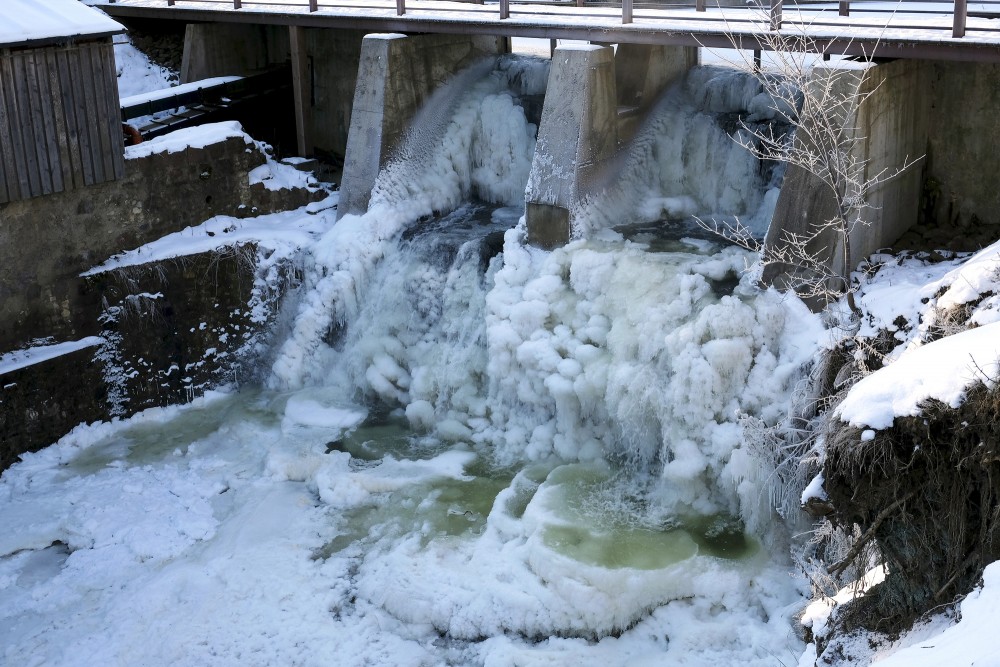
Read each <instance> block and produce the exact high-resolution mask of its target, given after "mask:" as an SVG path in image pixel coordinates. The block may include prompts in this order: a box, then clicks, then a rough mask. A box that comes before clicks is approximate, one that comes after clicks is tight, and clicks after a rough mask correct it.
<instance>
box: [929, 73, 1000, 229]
mask: <svg viewBox="0 0 1000 667" xmlns="http://www.w3.org/2000/svg"><path fill="white" fill-rule="evenodd" d="M927 78H928V80H929V86H928V87H929V90H930V93H931V94H930V99H929V106H930V108H929V115H930V117H931V119H932V122H930V123H929V127H928V134H929V148H928V151H927V161H926V164H925V166H924V170H925V173H926V175H927V177H928V181H927V182H926V184H925V202H924V203H925V205H926V206H925V210H924V213H925V216H926V218H927V219H928V220H929V221H934V222H935V223H937V224H938V225H941V226H947V227H949V228H954V230H955V233H956V234H964V233H966V230H968V228H970V227H977V226H981V225H989V226H994V225H1000V187H998V186H997V174H1000V122H998V121H997V114H998V113H1000V65H997V64H992V63H953V62H935V63H933V64H932V65H930V66H929V68H928V72H927ZM997 236H998V237H1000V228H998V229H997Z"/></svg>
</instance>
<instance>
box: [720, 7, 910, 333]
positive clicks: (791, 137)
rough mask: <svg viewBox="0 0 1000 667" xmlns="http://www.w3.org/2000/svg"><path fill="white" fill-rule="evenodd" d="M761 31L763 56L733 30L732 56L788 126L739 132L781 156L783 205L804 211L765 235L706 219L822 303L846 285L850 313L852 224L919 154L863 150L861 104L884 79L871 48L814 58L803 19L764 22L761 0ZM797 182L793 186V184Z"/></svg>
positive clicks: (767, 156) (773, 277) (773, 278)
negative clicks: (839, 57) (873, 160)
mask: <svg viewBox="0 0 1000 667" xmlns="http://www.w3.org/2000/svg"><path fill="white" fill-rule="evenodd" d="M762 16H763V18H762V20H761V23H762V25H761V26H760V30H759V31H758V34H759V35H760V37H759V38H760V40H761V41H762V46H763V47H764V48H765V50H767V51H768V65H767V67H762V66H761V64H760V60H759V52H757V56H756V57H754V56H750V55H749V54H748V52H747V51H743V50H740V46H741V44H740V40H739V38H738V37H737V36H735V35H733V36H732V43H733V47H734V49H736V53H738V54H740V57H739V58H738V61H737V62H736V63H735V64H736V65H737V66H739V67H741V68H744V69H746V70H748V71H752V72H753V73H754V74H755V75H756V77H757V79H758V80H759V81H760V83H761V85H762V87H763V91H764V93H765V94H766V95H767V96H768V97H769V98H770V99H771V107H772V109H771V112H772V114H773V116H774V118H775V119H776V120H779V121H783V124H784V125H786V126H788V127H791V128H792V132H791V133H788V132H776V131H775V130H774V125H771V124H759V123H747V122H744V123H743V127H742V131H741V132H739V133H737V134H736V140H737V141H738V142H739V143H740V144H742V145H743V146H744V147H745V148H746V149H747V150H748V151H750V152H751V153H753V154H754V155H756V156H757V157H758V158H759V159H761V160H769V161H776V162H780V163H784V164H786V165H787V171H786V174H785V181H784V186H783V187H784V188H791V189H792V193H791V194H790V195H788V196H786V195H785V194H784V193H783V197H782V200H781V201H779V207H780V206H782V205H784V206H788V207H793V208H797V209H799V210H797V211H795V212H796V213H799V214H801V215H808V217H809V218H810V219H809V220H807V221H806V222H805V224H803V225H801V226H800V227H798V228H797V229H788V228H783V229H777V228H774V226H773V225H772V229H770V230H769V231H768V234H767V236H766V238H765V239H763V240H761V239H757V238H755V237H754V236H753V235H752V234H751V233H750V230H749V229H748V228H747V227H746V226H745V225H743V224H741V223H740V222H739V221H737V222H735V223H717V222H714V221H711V222H708V223H707V225H706V226H708V227H709V228H710V229H712V230H713V231H716V232H717V233H720V234H722V235H723V236H725V237H726V238H728V239H730V240H732V241H734V242H736V243H737V244H739V245H741V246H743V247H745V248H748V249H750V250H753V251H756V252H759V253H760V256H761V263H762V275H761V279H762V280H763V281H764V282H765V283H769V284H770V283H775V284H778V285H779V286H783V287H788V288H793V289H795V291H796V292H797V293H798V294H799V295H800V296H801V297H803V298H804V299H805V300H806V301H807V302H809V303H811V304H814V305H816V306H823V305H825V304H827V303H829V302H831V301H834V300H836V299H837V298H839V296H840V295H841V294H845V293H846V295H847V302H848V305H849V307H850V309H851V311H852V313H853V314H854V315H858V314H859V313H860V311H859V309H858V307H857V304H856V303H855V302H854V298H853V292H854V288H853V286H852V284H851V281H850V274H851V271H852V270H853V268H854V267H855V266H856V265H857V263H858V262H859V260H860V259H861V258H859V257H856V256H855V253H854V251H853V249H852V239H853V237H854V232H855V229H856V228H857V227H858V226H861V225H867V224H869V223H870V221H871V218H870V217H869V215H868V213H869V210H870V209H872V205H871V203H870V195H871V193H872V192H873V191H875V190H876V189H878V188H879V187H880V186H882V185H883V184H885V183H886V182H887V181H889V180H891V179H893V178H896V177H897V176H899V175H900V174H901V173H902V172H903V171H905V170H906V169H908V168H909V167H910V166H912V165H913V164H914V163H915V162H916V160H911V159H909V157H907V158H906V159H904V160H903V163H902V164H901V165H898V166H894V167H886V168H882V169H879V170H877V171H875V172H874V173H872V165H871V164H870V163H869V159H868V157H867V156H866V152H865V143H866V141H867V137H866V136H865V135H864V133H863V131H862V129H861V127H860V126H859V123H858V116H859V114H858V112H859V109H861V108H862V107H863V106H864V105H865V103H866V102H868V100H869V99H870V98H871V97H872V95H874V94H875V93H876V92H877V90H878V89H879V86H880V85H881V84H880V82H878V81H877V80H876V79H877V77H872V76H871V71H872V68H871V64H872V56H871V54H867V55H863V56H861V57H860V58H858V59H856V60H854V61H852V62H846V61H845V62H842V63H838V64H837V65H836V66H827V65H825V64H823V63H819V62H818V61H819V59H820V57H821V54H822V49H821V48H819V45H818V44H817V43H816V42H815V40H814V39H812V38H811V37H810V36H809V35H808V34H807V29H806V28H807V26H806V27H802V24H799V26H800V27H799V28H792V29H791V30H790V31H789V30H785V31H783V30H772V29H768V25H767V15H766V14H764V13H763V10H762ZM795 190H798V192H796V191H795Z"/></svg>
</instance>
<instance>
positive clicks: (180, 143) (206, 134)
mask: <svg viewBox="0 0 1000 667" xmlns="http://www.w3.org/2000/svg"><path fill="white" fill-rule="evenodd" d="M233 137H235V138H240V139H243V140H244V141H245V142H246V144H247V145H248V146H249V145H253V144H254V140H253V139H251V138H250V136H249V135H248V134H247V133H246V132H244V131H243V126H242V125H240V123H239V121H235V120H228V121H222V122H219V123H205V124H204V125H196V126H194V127H188V128H184V129H182V130H175V131H173V132H170V133H168V134H164V135H161V136H159V137H155V138H153V139H150V140H149V141H144V142H142V143H141V144H136V145H135V146H126V147H125V157H126V159H135V158H141V157H148V156H150V155H153V154H156V153H178V152H180V151H183V150H186V149H188V148H204V147H205V146H208V145H209V144H214V143H218V142H220V141H225V140H226V139H229V138H233Z"/></svg>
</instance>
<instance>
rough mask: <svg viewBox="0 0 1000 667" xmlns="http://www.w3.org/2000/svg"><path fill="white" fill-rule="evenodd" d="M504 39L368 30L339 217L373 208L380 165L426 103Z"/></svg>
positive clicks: (352, 118) (355, 93)
mask: <svg viewBox="0 0 1000 667" xmlns="http://www.w3.org/2000/svg"><path fill="white" fill-rule="evenodd" d="M503 43H504V40H502V39H500V38H495V37H481V36H474V37H470V36H462V35H415V36H412V37H407V36H405V35H398V34H381V35H380V34H373V35H366V36H365V38H364V40H363V41H362V44H361V62H360V64H359V66H358V78H357V85H356V87H355V89H354V106H353V108H352V111H351V129H350V132H349V133H348V137H347V151H346V156H345V158H344V176H343V179H342V185H341V188H340V204H339V205H338V207H337V215H338V217H343V216H344V215H345V214H348V213H364V212H365V211H367V210H368V202H369V200H370V198H371V191H372V188H373V187H374V185H375V178H376V177H377V176H378V172H379V170H380V169H381V168H382V166H384V165H385V162H386V160H387V159H388V158H389V156H390V155H391V153H392V151H393V149H394V148H395V147H396V146H397V144H398V143H399V141H400V140H401V139H402V137H403V134H404V132H405V131H406V129H407V127H408V126H409V124H410V121H411V120H412V119H413V117H414V115H415V114H416V112H417V110H418V109H419V108H420V106H421V104H423V102H424V101H425V100H426V99H427V98H428V97H430V95H431V93H433V92H434V90H435V89H436V88H437V87H438V86H439V85H441V84H442V83H444V82H445V81H447V80H448V79H449V78H451V77H452V76H453V75H454V74H455V73H457V72H458V71H459V70H461V69H463V68H464V67H466V66H468V65H471V64H472V63H473V62H475V61H476V60H479V59H480V58H482V57H485V56H490V55H496V54H497V53H499V52H500V49H501V48H502V46H503Z"/></svg>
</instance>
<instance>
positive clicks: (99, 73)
mask: <svg viewBox="0 0 1000 667" xmlns="http://www.w3.org/2000/svg"><path fill="white" fill-rule="evenodd" d="M124 153H125V146H124V142H123V139H122V131H121V113H120V107H119V101H118V80H117V76H116V73H115V59H114V50H113V47H112V45H111V40H110V39H109V38H104V39H102V40H100V41H90V42H82V43H76V44H67V45H53V46H48V47H45V48H23V49H0V204H2V203H6V202H10V201H16V200H20V199H29V198H31V197H38V196H42V195H47V194H51V193H54V192H62V191H64V190H68V189H73V188H81V187H84V186H87V185H93V184H96V183H104V182H107V181H112V180H116V179H119V178H121V177H122V176H123V175H124V173H125V158H124Z"/></svg>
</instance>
